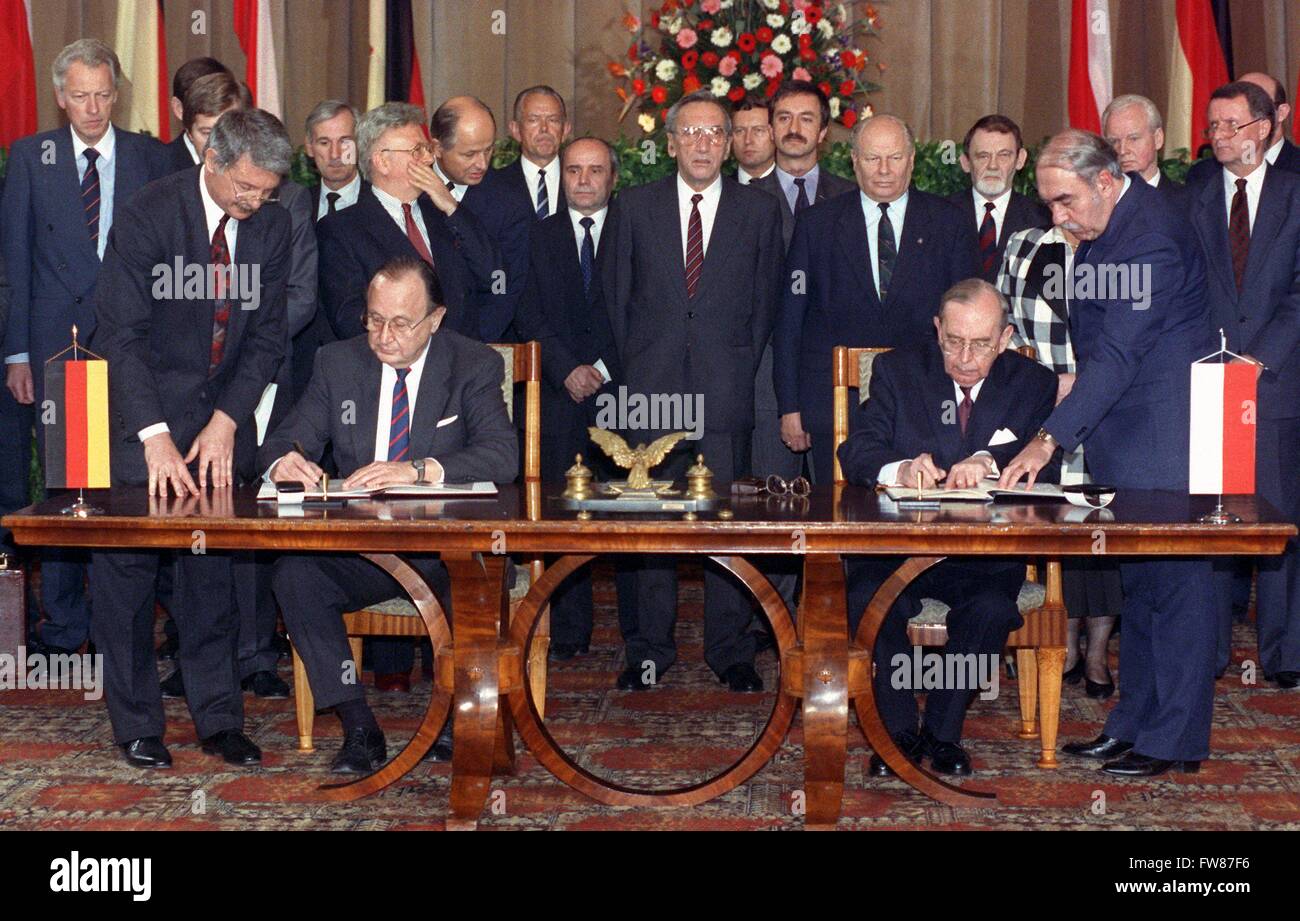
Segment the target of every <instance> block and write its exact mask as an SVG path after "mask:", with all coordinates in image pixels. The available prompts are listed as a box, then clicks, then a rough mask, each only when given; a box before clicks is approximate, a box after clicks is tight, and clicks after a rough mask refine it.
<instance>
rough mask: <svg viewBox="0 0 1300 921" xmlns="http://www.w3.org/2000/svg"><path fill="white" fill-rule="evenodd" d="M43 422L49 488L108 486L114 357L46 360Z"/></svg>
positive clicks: (46, 473) (99, 487) (105, 487)
mask: <svg viewBox="0 0 1300 921" xmlns="http://www.w3.org/2000/svg"><path fill="white" fill-rule="evenodd" d="M41 421H42V422H43V423H44V425H45V486H46V488H48V489H55V488H57V489H107V488H108V486H109V466H108V362H106V361H98V360H90V361H51V362H49V363H48V364H46V366H45V405H44V406H43V407H42V408H41Z"/></svg>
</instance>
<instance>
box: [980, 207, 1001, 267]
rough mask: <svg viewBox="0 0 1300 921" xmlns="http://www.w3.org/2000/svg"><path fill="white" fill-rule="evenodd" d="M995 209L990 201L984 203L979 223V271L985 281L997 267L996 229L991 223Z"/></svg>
mask: <svg viewBox="0 0 1300 921" xmlns="http://www.w3.org/2000/svg"><path fill="white" fill-rule="evenodd" d="M996 207H997V206H996V205H995V204H993V202H991V201H987V202H985V203H984V220H983V221H981V222H980V269H981V272H982V274H983V276H984V277H985V278H986V279H987V278H988V277H989V273H990V272H992V271H993V270H994V269H995V268H996V267H997V258H998V228H997V225H996V224H995V223H994V222H993V209H994V208H996Z"/></svg>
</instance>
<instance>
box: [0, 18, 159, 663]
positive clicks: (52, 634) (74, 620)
mask: <svg viewBox="0 0 1300 921" xmlns="http://www.w3.org/2000/svg"><path fill="white" fill-rule="evenodd" d="M54 75H55V81H54V82H55V99H56V100H57V102H58V104H59V108H61V109H63V110H64V112H66V113H67V115H68V121H69V122H70V123H71V127H70V128H56V129H54V130H52V131H45V132H42V133H40V134H34V135H31V136H30V137H26V138H22V139H21V140H19V141H16V142H15V143H14V145H13V147H12V148H11V150H10V152H9V164H8V176H7V182H6V188H5V195H4V202H3V206H2V208H0V249H2V250H3V252H4V259H5V264H6V269H7V270H8V273H9V281H10V286H11V291H12V304H11V306H10V311H9V323H8V329H6V331H5V341H4V355H5V383H6V385H7V387H8V390H9V394H10V396H11V397H12V398H13V399H14V400H15V401H16V402H17V403H19V404H22V405H23V406H32V405H36V406H39V405H41V404H42V403H43V402H44V400H45V374H44V369H45V361H46V359H48V358H50V357H51V356H52V355H54V354H55V353H56V352H60V351H62V350H63V349H64V348H66V347H67V346H68V345H69V344H70V343H71V341H72V327H73V326H74V325H75V326H76V327H77V331H78V336H79V338H80V340H81V342H83V343H85V342H87V341H88V340H89V339H90V337H91V335H92V334H93V333H94V330H95V283H96V281H97V280H98V278H99V271H100V260H101V259H102V258H103V257H104V252H105V247H106V246H107V245H108V233H109V229H110V228H111V227H112V225H113V222H114V221H115V220H116V218H117V216H118V215H120V214H121V213H122V210H123V208H124V207H125V205H126V203H127V202H128V201H130V199H131V198H132V197H133V196H134V195H135V194H136V192H138V191H139V190H140V189H141V188H143V187H144V186H145V185H146V184H148V183H149V182H151V181H152V180H153V179H155V178H156V177H157V176H159V175H161V174H162V171H163V165H162V161H163V148H162V145H160V144H159V143H158V142H157V141H155V140H153V139H152V138H149V137H146V136H144V135H140V134H135V133H133V132H130V131H123V130H120V129H118V128H115V127H114V126H113V123H112V121H111V119H112V115H113V107H114V104H115V103H116V102H117V85H118V82H119V80H120V79H121V67H120V66H119V64H118V60H117V55H116V54H114V53H113V50H112V49H111V48H109V47H108V46H107V45H105V44H103V43H102V42H98V41H95V40H94V39H81V40H79V41H76V42H73V43H72V44H71V45H68V46H67V47H66V48H64V49H63V50H62V51H60V52H59V55H58V57H57V58H55V61H54ZM36 434H37V443H38V450H39V451H40V453H41V454H42V456H43V455H44V453H45V435H44V427H43V426H37V433H36ZM40 556H41V559H42V561H43V562H42V564H41V602H42V607H43V608H44V613H45V619H44V622H43V623H42V624H41V631H40V636H39V637H38V640H39V642H40V643H43V644H45V645H46V646H49V647H52V648H53V650H54V651H57V652H71V651H73V650H76V649H77V648H79V647H80V646H81V644H82V643H84V642H85V641H86V637H87V632H88V630H89V626H90V608H89V606H88V603H87V599H86V596H85V580H86V560H87V555H86V554H85V553H77V552H75V551H57V550H48V551H43V552H42V553H41V554H40Z"/></svg>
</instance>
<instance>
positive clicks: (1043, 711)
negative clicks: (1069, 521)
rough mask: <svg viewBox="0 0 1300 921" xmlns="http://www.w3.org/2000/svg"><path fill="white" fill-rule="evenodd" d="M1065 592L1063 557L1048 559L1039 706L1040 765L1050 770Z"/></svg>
mask: <svg viewBox="0 0 1300 921" xmlns="http://www.w3.org/2000/svg"><path fill="white" fill-rule="evenodd" d="M1067 616H1068V615H1067V613H1066V610H1065V596H1064V594H1063V593H1062V590H1061V561H1060V560H1048V561H1047V596H1046V598H1044V599H1043V606H1042V608H1041V609H1040V611H1039V617H1041V618H1043V619H1044V620H1045V621H1047V640H1048V642H1046V643H1044V644H1043V645H1042V646H1040V647H1039V649H1038V654H1037V658H1038V706H1039V713H1040V719H1039V724H1040V725H1041V727H1042V736H1043V738H1042V757H1041V758H1040V759H1039V760H1038V766H1039V767H1040V768H1044V769H1047V770H1051V769H1054V768H1056V767H1059V765H1058V764H1057V762H1056V731H1057V728H1058V727H1059V726H1060V723H1061V673H1062V672H1063V671H1064V670H1065V633H1066V617H1067Z"/></svg>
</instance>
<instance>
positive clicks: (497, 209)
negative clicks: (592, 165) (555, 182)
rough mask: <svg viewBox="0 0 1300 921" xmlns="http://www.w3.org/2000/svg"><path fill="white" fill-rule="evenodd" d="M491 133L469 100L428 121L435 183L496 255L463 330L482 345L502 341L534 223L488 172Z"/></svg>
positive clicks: (482, 112) (513, 190)
mask: <svg viewBox="0 0 1300 921" xmlns="http://www.w3.org/2000/svg"><path fill="white" fill-rule="evenodd" d="M496 132H497V125H496V119H495V118H494V117H493V116H492V110H491V109H489V108H488V107H487V106H485V105H484V104H483V103H482V102H480V101H479V100H478V99H475V98H474V97H473V96H456V97H453V98H451V99H448V100H447V101H446V102H444V103H443V104H442V105H440V106H438V108H437V110H436V111H434V113H433V116H432V117H431V118H430V119H429V136H430V137H431V138H432V139H433V168H434V171H435V172H436V173H437V176H438V180H439V181H440V182H441V183H442V184H443V185H445V186H446V187H447V188H448V189H450V190H451V194H452V197H453V198H455V200H456V201H457V202H464V203H465V207H466V208H467V209H468V210H469V212H470V213H471V214H473V215H474V216H475V217H477V218H478V219H479V221H480V222H481V223H482V225H483V228H484V229H485V230H486V231H487V235H488V238H489V239H490V240H491V241H492V244H493V246H494V248H495V251H496V264H495V265H494V266H493V267H492V270H491V271H490V272H488V274H487V278H486V280H480V281H479V282H478V286H477V289H476V291H475V295H474V300H473V303H474V308H475V312H476V316H475V318H474V319H475V321H476V323H477V328H476V329H466V330H463V331H464V332H466V334H467V335H470V336H474V337H476V338H479V339H481V340H482V341H483V342H501V341H504V340H505V339H507V338H508V337H507V330H508V329H509V328H510V322H511V320H513V319H514V317H515V308H516V306H517V305H518V303H519V295H520V293H522V292H523V290H524V284H525V282H526V281H527V280H528V233H529V231H530V229H531V228H532V226H533V224H534V223H536V221H537V210H536V206H535V205H530V204H529V203H528V201H527V200H526V199H524V198H523V197H522V196H520V195H519V194H518V192H519V189H518V187H517V185H516V184H515V183H513V182H511V181H510V179H509V178H508V177H507V176H505V175H502V174H501V173H497V172H495V171H493V170H492V169H491V168H490V167H491V166H492V151H493V150H494V149H495V145H496ZM536 191H537V190H536V188H534V192H536ZM548 194H549V190H548ZM440 274H441V273H440ZM443 282H444V285H445V283H446V279H444V280H443ZM455 328H456V329H460V327H458V326H457V327H455Z"/></svg>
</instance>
